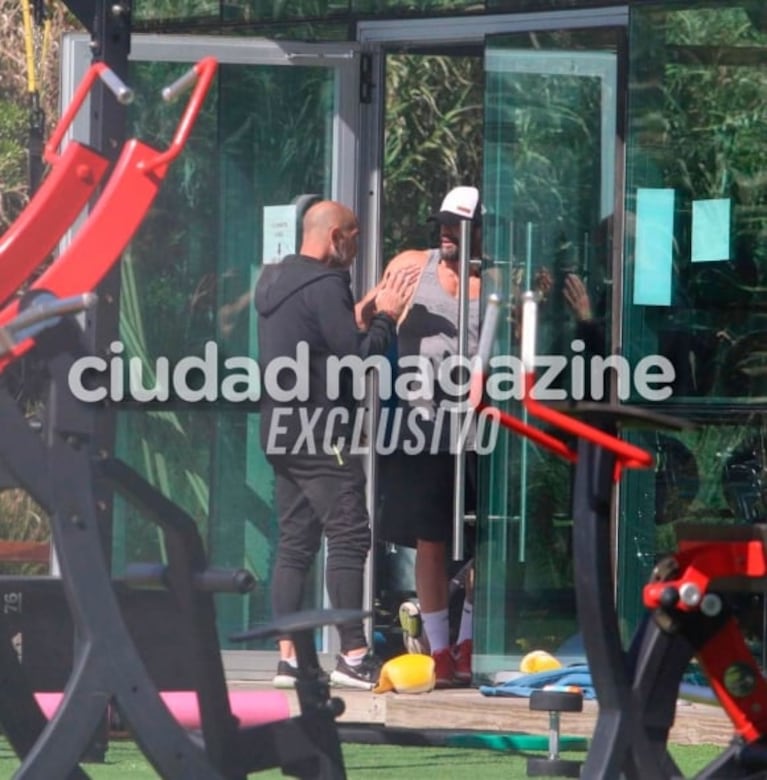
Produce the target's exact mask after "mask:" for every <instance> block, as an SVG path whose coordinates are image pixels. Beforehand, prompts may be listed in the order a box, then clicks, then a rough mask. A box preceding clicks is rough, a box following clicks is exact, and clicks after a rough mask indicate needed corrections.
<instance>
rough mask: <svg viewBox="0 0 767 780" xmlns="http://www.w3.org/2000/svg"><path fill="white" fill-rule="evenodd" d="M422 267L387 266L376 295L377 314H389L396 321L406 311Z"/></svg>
mask: <svg viewBox="0 0 767 780" xmlns="http://www.w3.org/2000/svg"><path fill="white" fill-rule="evenodd" d="M420 275H421V268H420V267H419V266H417V265H414V264H413V265H404V266H401V267H399V268H396V269H392V268H387V269H386V272H385V273H384V277H383V279H382V280H381V283H380V284H379V286H378V292H377V293H376V297H375V307H376V314H388V315H389V316H390V317H391V318H392V319H393V320H394V321H395V322H397V321H399V318H400V317H401V316H402V314H403V313H404V311H405V309H406V308H407V306H408V304H409V303H410V300H411V298H412V297H413V293H414V292H415V288H416V285H417V284H418V279H419V277H420Z"/></svg>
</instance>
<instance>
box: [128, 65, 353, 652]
mask: <svg viewBox="0 0 767 780" xmlns="http://www.w3.org/2000/svg"><path fill="white" fill-rule="evenodd" d="M187 67H188V65H175V64H174V65H169V64H165V63H134V64H133V66H132V71H131V81H132V83H133V84H134V85H135V86H136V90H137V93H138V94H139V95H155V94H157V90H156V87H157V86H159V85H162V84H165V83H169V82H170V81H172V80H173V79H174V78H175V77H176V76H177V75H178V73H179V72H181V71H183V70H185V69H186V68H187ZM336 82H337V71H336V70H335V69H333V68H328V67H322V68H313V67H303V66H290V67H286V66H265V65H262V66H244V65H232V64H224V65H222V66H221V67H220V70H219V77H218V84H217V90H216V91H215V92H214V93H212V94H211V95H210V96H209V97H208V100H207V102H206V107H205V114H204V116H203V117H201V119H200V121H198V123H197V125H196V127H195V128H194V131H193V134H192V138H191V141H190V144H189V146H188V147H187V149H186V150H185V152H184V154H183V156H182V157H181V158H180V159H179V161H178V163H177V164H176V165H175V166H174V167H173V168H172V170H171V172H170V174H169V179H168V180H167V181H166V183H165V186H164V188H163V190H162V191H161V194H160V197H159V199H158V201H157V204H156V206H155V208H154V209H153V211H152V212H151V214H150V215H149V217H148V219H147V220H146V222H145V223H144V225H143V226H142V229H141V231H140V233H139V235H138V236H137V238H136V240H135V241H134V242H133V244H132V246H131V248H130V251H129V252H128V253H127V254H126V257H125V261H124V262H123V264H122V297H121V326H120V339H121V341H122V343H123V344H124V355H125V357H130V356H140V357H141V359H142V362H143V364H144V365H145V366H149V367H150V368H152V369H154V367H155V366H156V361H157V359H158V358H159V357H160V356H164V357H165V358H167V359H168V362H169V364H170V365H171V366H175V365H177V362H178V360H179V359H181V358H182V357H186V356H196V357H197V358H203V357H204V358H205V361H206V362H205V371H207V372H209V373H207V374H206V375H205V376H206V378H210V377H211V376H212V377H213V383H214V387H215V388H216V389H215V393H216V395H217V397H218V399H217V400H216V401H211V402H204V403H193V404H186V405H183V404H181V403H179V402H178V398H176V399H175V400H176V403H174V402H173V401H171V402H170V403H168V404H164V405H162V407H160V406H156V407H155V408H147V407H146V406H143V405H142V406H141V408H138V404H135V405H134V407H135V408H133V409H131V410H130V411H127V410H125V408H124V406H122V405H121V406H120V408H119V410H118V444H117V454H118V456H119V457H121V458H123V459H125V460H126V461H127V462H129V463H130V464H131V465H133V466H134V467H135V468H137V469H138V470H139V471H140V472H141V473H142V474H144V475H145V476H146V477H147V478H148V479H149V480H150V481H151V482H152V483H153V484H155V485H156V486H158V487H159V488H160V490H161V491H162V492H163V493H165V494H166V495H168V496H169V497H170V498H171V499H172V500H173V501H175V502H177V503H178V504H179V505H180V506H182V507H184V508H185V509H186V510H187V511H188V512H190V513H191V514H192V515H193V516H194V517H195V519H197V520H198V522H199V524H200V530H201V532H202V534H203V536H204V538H205V541H206V543H207V545H208V550H209V556H210V561H211V563H212V564H213V565H216V566H226V567H239V566H246V567H247V568H248V569H250V570H251V571H252V572H253V573H254V574H255V575H256V578H257V581H258V585H257V587H256V590H255V591H254V592H253V593H252V594H251V595H250V596H249V597H247V598H242V597H239V596H221V597H219V603H218V617H219V625H220V630H221V635H222V637H225V636H226V635H228V634H230V633H232V632H233V631H235V630H238V629H241V628H243V627H244V626H246V625H253V624H257V623H259V622H264V621H265V620H266V619H268V617H269V614H270V593H269V579H270V572H271V559H272V554H273V550H274V546H275V542H276V518H275V516H274V513H273V510H272V474H271V469H270V468H269V467H268V465H267V463H266V461H265V459H264V457H263V455H262V453H261V449H260V446H259V443H258V414H257V413H256V412H255V411H254V409H255V407H254V406H253V404H249V403H246V402H243V403H234V402H231V401H227V400H226V398H227V396H226V394H225V393H224V391H223V384H222V383H223V381H224V380H225V378H226V377H227V376H230V375H232V374H233V373H239V372H231V371H227V369H226V364H225V361H227V360H228V359H229V358H233V357H244V356H250V357H253V358H257V353H256V343H257V342H256V332H255V317H254V315H253V313H252V305H251V291H252V289H253V285H254V282H255V278H256V275H257V273H258V270H259V268H260V267H261V265H262V263H263V262H268V261H270V260H271V261H273V260H275V259H276V258H275V254H286V253H287V252H288V251H289V250H290V247H291V242H294V241H295V232H294V230H293V229H294V228H295V224H296V219H297V217H296V206H295V204H294V200H295V199H296V198H297V197H298V196H300V195H301V194H304V193H317V194H319V195H322V196H330V195H331V194H332V178H333V128H334V117H335V114H336V111H337V102H336V95H337V92H338V90H337V84H336ZM156 104H157V101H155V100H152V101H149V100H147V101H146V103H138V104H137V105H136V107H135V109H134V110H133V111H132V115H131V123H132V129H133V131H134V132H135V133H136V134H137V135H138V136H139V137H141V138H142V139H147V138H151V137H153V136H154V135H155V134H156V135H157V136H159V137H163V138H167V133H166V132H165V131H166V129H167V128H166V125H165V123H166V122H170V120H167V119H164V118H162V117H161V115H160V112H158V111H157V106H156ZM291 204H292V205H291ZM274 206H285V207H286V211H283V212H282V216H283V217H285V219H286V220H287V221H286V222H285V224H284V225H282V226H281V228H280V229H283V228H284V236H283V237H282V238H279V237H277V238H275V236H276V235H277V233H276V231H277V228H276V227H275V223H274V222H273V221H270V215H272V216H273V214H274V212H273V211H272V212H270V211H269V210H268V209H269V207H274ZM291 210H292V211H291ZM291 215H292V219H293V221H292V222H291V221H290V219H291ZM270 226H271V227H270ZM198 373H199V374H200V378H202V373H201V372H200V371H199V370H198ZM149 376H151V375H150V374H146V373H145V377H149ZM193 379H194V377H193ZM144 384H145V385H146V386H151V382H150V381H149V379H147V378H145V380H144ZM189 384H190V385H192V384H193V381H192V380H190V383H189ZM240 390H242V387H240ZM213 518H215V521H213ZM162 554H163V551H162V545H161V541H160V538H159V536H158V534H157V532H156V530H155V529H154V527H152V526H149V525H148V524H147V523H146V522H145V521H143V520H142V519H141V518H140V517H138V516H137V513H135V512H134V511H133V510H131V509H130V508H129V507H127V506H126V505H125V503H123V502H121V503H119V504H118V505H117V508H116V512H115V556H114V557H115V568H116V570H117V571H119V570H120V569H121V568H122V566H123V565H124V563H125V562H128V561H131V560H137V559H139V560H148V559H149V560H152V559H155V560H156V559H157V558H158V556H159V557H161V556H162ZM318 581H319V580H318ZM308 598H309V600H310V601H311V604H312V605H313V606H319V605H320V604H321V600H322V590H321V588H320V587H317V588H316V589H315V590H314V591H313V592H312V593H310V594H309V595H308ZM268 646H269V647H270V648H271V647H273V645H272V643H269V644H268ZM240 647H241V646H240Z"/></svg>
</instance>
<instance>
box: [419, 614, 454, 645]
mask: <svg viewBox="0 0 767 780" xmlns="http://www.w3.org/2000/svg"><path fill="white" fill-rule="evenodd" d="M421 620H423V629H424V631H425V632H426V636H427V638H428V640H429V647H430V648H431V652H432V655H433V654H434V653H436V652H438V651H439V650H444V649H445V648H446V647H448V646H449V645H450V621H449V617H448V612H447V608H445V609H440V610H439V611H438V612H421Z"/></svg>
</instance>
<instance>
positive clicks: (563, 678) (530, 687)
mask: <svg viewBox="0 0 767 780" xmlns="http://www.w3.org/2000/svg"><path fill="white" fill-rule="evenodd" d="M546 685H550V686H556V687H563V688H564V687H566V686H568V685H577V686H578V687H579V688H580V689H581V690H582V691H583V698H584V699H596V692H595V691H594V686H593V684H592V682H591V672H589V667H588V666H587V665H586V664H573V665H572V666H563V667H562V668H561V669H551V670H550V671H548V672H535V673H534V674H523V675H520V676H519V677H516V678H515V679H513V680H508V681H507V682H503V683H499V684H498V685H482V686H480V689H479V692H480V693H482V694H484V695H485V696H520V697H526V696H530V694H531V693H533V691H539V690H541V689H542V688H543V687H544V686H546Z"/></svg>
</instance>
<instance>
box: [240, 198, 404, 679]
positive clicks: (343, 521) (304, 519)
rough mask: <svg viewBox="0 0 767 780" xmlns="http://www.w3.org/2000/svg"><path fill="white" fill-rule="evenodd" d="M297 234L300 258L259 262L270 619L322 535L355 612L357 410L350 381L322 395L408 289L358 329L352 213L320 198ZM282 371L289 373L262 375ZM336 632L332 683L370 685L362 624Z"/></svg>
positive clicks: (330, 565) (297, 605) (385, 337)
mask: <svg viewBox="0 0 767 780" xmlns="http://www.w3.org/2000/svg"><path fill="white" fill-rule="evenodd" d="M302 230H303V233H302V235H303V238H302V243H301V250H300V253H299V254H297V255H289V256H288V257H286V258H285V259H284V260H282V261H281V262H280V263H277V264H275V265H270V266H267V267H265V268H264V269H263V271H262V274H261V277H260V279H259V281H258V284H257V285H256V291H255V306H256V311H257V312H258V344H259V362H260V364H261V370H262V377H263V385H264V387H263V392H262V398H261V446H262V447H263V449H264V452H265V454H266V457H267V459H268V460H269V462H270V464H271V466H272V468H273V469H274V477H275V486H274V494H275V503H276V508H277V512H278V516H279V541H278V545H277V556H276V561H275V565H274V570H273V574H272V583H271V592H272V611H273V614H274V617H280V616H282V615H287V614H290V613H292V612H296V611H298V610H299V609H301V607H302V603H303V599H304V592H305V588H306V582H307V577H308V574H309V570H310V568H311V566H312V564H313V563H314V560H315V557H316V554H317V552H318V551H319V549H320V542H321V539H322V534H323V533H324V534H325V537H326V540H327V561H326V567H325V578H326V585H327V591H328V595H329V597H330V601H331V604H332V605H333V607H335V608H338V609H361V608H362V604H363V571H364V565H365V559H366V557H367V554H368V552H369V550H370V518H369V517H368V512H367V505H366V500H365V474H364V471H363V465H362V456H361V455H360V454H359V452H355V451H354V449H353V446H352V443H353V431H354V427H355V425H354V424H355V420H356V415H357V414H358V412H359V411H360V410H358V409H357V404H356V402H355V400H354V397H353V395H352V387H351V386H350V385H349V383H348V382H344V381H341V382H340V384H339V385H338V392H334V393H332V394H331V393H329V389H328V388H329V387H330V386H331V385H332V383H331V385H329V384H328V361H329V360H331V359H333V358H343V357H347V356H355V355H356V356H358V357H361V358H366V357H368V356H371V355H382V354H384V353H385V352H386V350H387V349H388V347H389V345H390V343H391V341H392V340H393V339H394V338H396V322H397V320H398V318H399V317H400V315H401V314H402V312H403V311H404V309H405V306H406V304H407V301H408V299H409V297H410V295H411V293H412V288H413V285H414V283H415V278H414V277H413V275H412V274H411V273H409V272H407V271H403V272H402V273H399V274H394V275H391V276H390V277H389V279H388V281H387V283H386V284H384V285H379V287H378V288H377V290H376V293H375V295H374V297H373V314H372V317H371V318H370V321H369V323H368V327H367V330H366V331H365V332H364V333H363V332H361V331H360V330H358V328H357V324H356V320H355V311H354V300H353V298H352V293H351V289H350V276H349V268H350V267H351V265H352V263H353V262H354V259H355V257H356V254H357V240H358V236H359V225H358V223H357V218H356V217H355V215H354V213H353V212H352V211H350V210H349V209H348V208H346V207H345V206H343V205H342V204H340V203H336V202H334V201H320V202H319V203H316V204H315V205H313V206H312V207H311V208H310V209H309V210H308V211H307V212H306V214H305V215H304V219H303V223H302ZM275 361H281V363H280V362H275ZM278 365H282V366H288V365H292V366H293V368H284V369H283V370H281V371H276V370H275V371H271V370H270V369H269V368H268V367H269V366H272V368H275V367H277V366H278ZM270 377H271V378H272V379H271V380H270ZM271 385H275V386H274V387H272V386H271ZM331 395H332V396H333V397H331ZM338 631H339V634H340V639H341V654H340V655H339V656H338V662H337V665H336V668H335V669H334V670H333V672H332V673H331V681H332V682H334V683H335V684H337V685H346V686H351V687H355V688H364V689H371V688H373V687H374V686H375V684H376V682H377V681H378V674H379V671H380V666H381V664H380V661H379V659H378V658H376V657H375V656H374V655H373V654H372V653H371V652H370V651H369V648H368V646H367V642H366V638H365V633H364V628H363V624H362V621H359V622H357V623H353V624H348V625H344V626H340V627H339V629H338ZM279 646H280V661H279V664H278V669H277V675H276V676H275V678H274V684H275V686H277V687H292V686H294V685H295V681H296V678H297V666H296V659H295V653H294V649H293V646H292V644H291V643H290V642H289V641H287V640H281V641H280V643H279Z"/></svg>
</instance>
